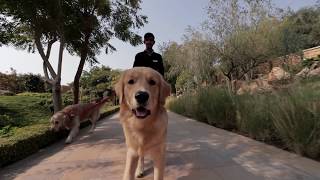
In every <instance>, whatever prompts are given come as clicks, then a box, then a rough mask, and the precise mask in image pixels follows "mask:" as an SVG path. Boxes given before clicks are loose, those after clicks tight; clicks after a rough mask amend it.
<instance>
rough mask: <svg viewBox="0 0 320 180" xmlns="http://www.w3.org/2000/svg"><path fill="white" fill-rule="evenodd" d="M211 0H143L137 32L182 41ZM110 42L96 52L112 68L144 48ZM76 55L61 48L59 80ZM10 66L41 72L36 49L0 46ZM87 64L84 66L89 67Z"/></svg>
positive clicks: (159, 40) (2, 68)
mask: <svg viewBox="0 0 320 180" xmlns="http://www.w3.org/2000/svg"><path fill="white" fill-rule="evenodd" d="M209 1H210V0H161V1H160V0H142V4H141V11H140V13H141V14H143V15H146V16H148V22H149V23H148V24H146V25H145V26H144V27H142V28H141V29H139V30H137V32H138V34H139V35H141V36H143V35H144V33H146V32H152V33H153V34H154V35H155V41H156V43H155V46H154V49H155V51H156V52H157V51H159V49H158V47H159V46H160V45H162V44H163V43H165V42H169V41H175V42H178V43H179V42H181V41H182V37H183V35H184V34H185V32H186V31H185V30H186V28H187V27H188V26H191V27H194V28H198V27H200V26H201V23H202V22H203V21H205V20H206V18H207V15H206V7H207V5H208V3H209ZM315 2H316V0H274V3H275V5H276V6H277V7H280V8H286V7H290V8H292V9H293V10H297V9H299V8H301V7H304V6H310V5H313V4H315ZM111 44H112V45H113V46H114V47H116V48H117V51H116V52H113V53H111V54H105V53H104V52H105V51H104V50H103V49H102V50H101V54H100V55H98V56H97V59H98V61H99V62H100V64H99V65H100V66H101V65H105V66H109V67H111V68H113V69H128V68H131V67H132V65H133V61H134V56H135V54H136V53H138V52H140V51H143V50H144V45H143V44H142V45H139V46H136V47H134V46H131V45H130V44H129V43H124V42H122V41H119V40H116V39H113V40H112V41H111ZM58 46H59V44H58V43H55V45H54V46H53V48H52V52H51V58H50V62H51V64H52V66H53V67H54V69H55V70H56V69H57V59H58ZM79 59H80V58H79V57H78V56H71V55H70V54H68V52H67V51H64V59H63V65H62V77H61V81H62V84H67V83H70V82H72V81H73V78H74V75H75V73H76V71H77V67H78V63H79ZM10 68H13V69H15V70H16V71H17V73H33V74H41V75H43V69H42V59H41V57H40V55H39V54H38V53H37V52H36V53H34V54H32V53H28V52H26V51H22V50H17V49H15V48H13V47H6V46H2V47H0V72H2V73H9V72H10ZM89 69H90V66H89V65H86V66H85V68H84V70H89Z"/></svg>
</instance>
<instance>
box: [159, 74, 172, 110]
mask: <svg viewBox="0 0 320 180" xmlns="http://www.w3.org/2000/svg"><path fill="white" fill-rule="evenodd" d="M170 93H171V87H170V84H169V83H167V82H166V81H165V80H164V78H161V85H160V93H159V102H160V105H161V106H164V105H165V103H166V98H167V97H168V96H170Z"/></svg>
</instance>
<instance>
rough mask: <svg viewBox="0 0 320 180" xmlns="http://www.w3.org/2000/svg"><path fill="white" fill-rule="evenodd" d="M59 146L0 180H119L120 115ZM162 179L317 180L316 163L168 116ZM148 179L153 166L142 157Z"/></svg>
mask: <svg viewBox="0 0 320 180" xmlns="http://www.w3.org/2000/svg"><path fill="white" fill-rule="evenodd" d="M88 130H89V128H85V129H83V130H81V131H80V134H79V136H78V138H77V140H76V141H75V142H74V143H72V144H70V145H65V144H64V141H60V142H58V143H56V144H53V145H51V146H49V147H47V148H45V149H42V150H41V151H39V152H38V153H36V154H34V155H31V156H29V157H28V158H26V159H24V160H21V161H19V162H17V163H14V164H12V165H10V166H7V167H5V168H3V169H1V170H0V180H6V179H21V180H51V179H52V180H68V179H72V180H73V179H74V180H102V179H103V180H117V179H121V178H122V173H123V170H124V163H125V152H126V149H125V144H124V136H123V133H122V128H121V126H120V123H119V121H118V115H117V114H115V115H112V116H109V117H106V118H105V119H103V120H101V121H99V122H98V124H97V128H96V130H95V132H94V133H93V134H88V133H87V132H88ZM167 147H168V148H167V165H166V173H165V179H166V180H174V179H177V180H260V179H268V180H269V179H270V180H271V179H272V180H319V179H320V163H319V162H316V161H313V160H310V159H307V158H303V157H300V156H298V155H296V154H292V153H289V152H286V151H283V150H280V149H277V148H275V147H272V146H269V145H266V144H263V143H260V142H256V141H254V140H251V139H249V138H246V137H243V136H240V135H237V134H234V133H231V132H227V131H224V130H221V129H217V128H214V127H211V126H208V125H206V124H203V123H200V122H196V121H194V120H192V119H189V118H186V117H183V116H180V115H178V114H175V113H172V112H169V129H168V146H167ZM146 159H147V160H146V174H147V175H146V176H145V177H144V178H142V180H151V179H152V176H153V170H152V168H151V165H152V163H151V161H150V160H148V157H147V158H146Z"/></svg>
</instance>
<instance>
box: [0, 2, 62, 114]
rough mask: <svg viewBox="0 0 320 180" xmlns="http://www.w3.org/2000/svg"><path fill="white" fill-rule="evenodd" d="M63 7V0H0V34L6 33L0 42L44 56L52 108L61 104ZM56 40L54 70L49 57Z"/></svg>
mask: <svg viewBox="0 0 320 180" xmlns="http://www.w3.org/2000/svg"><path fill="white" fill-rule="evenodd" d="M64 8H65V4H64V2H63V1H62V0H57V1H50V0H32V1H24V0H15V1H6V0H1V1H0V15H1V19H0V24H1V27H2V28H4V30H3V31H1V34H2V35H1V36H2V37H5V38H2V42H1V43H4V44H6V45H12V46H15V47H17V48H21V49H27V50H28V51H29V52H34V51H35V49H37V51H38V53H39V54H40V56H41V58H42V60H43V70H44V74H45V77H46V82H47V83H50V85H51V87H52V95H53V104H54V111H55V112H56V111H58V110H60V109H61V108H62V99H61V68H62V58H63V50H64V47H65V36H64V26H65V24H64V21H63V19H64V13H63V11H64V10H63V9H64ZM3 39H4V40H3ZM58 40H59V41H60V46H59V58H58V68H57V71H54V69H53V67H52V65H51V64H50V61H49V59H50V53H51V47H52V45H53V43H55V42H57V41H58ZM45 47H46V53H45V50H44V48H45ZM48 71H49V73H50V76H51V78H50V77H49V73H48Z"/></svg>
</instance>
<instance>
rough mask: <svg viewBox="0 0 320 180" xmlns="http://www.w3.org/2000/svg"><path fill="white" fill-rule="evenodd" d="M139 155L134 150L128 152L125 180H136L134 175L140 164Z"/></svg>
mask: <svg viewBox="0 0 320 180" xmlns="http://www.w3.org/2000/svg"><path fill="white" fill-rule="evenodd" d="M138 158H139V156H138V154H137V153H136V152H134V151H133V150H132V149H130V148H129V149H128V150H127V159H126V167H125V170H124V175H123V180H134V173H135V170H136V168H137V164H138Z"/></svg>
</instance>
